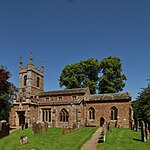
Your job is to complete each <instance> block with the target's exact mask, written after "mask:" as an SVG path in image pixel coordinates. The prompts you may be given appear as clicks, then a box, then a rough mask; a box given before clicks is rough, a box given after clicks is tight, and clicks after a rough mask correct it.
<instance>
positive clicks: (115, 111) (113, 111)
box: [111, 106, 118, 120]
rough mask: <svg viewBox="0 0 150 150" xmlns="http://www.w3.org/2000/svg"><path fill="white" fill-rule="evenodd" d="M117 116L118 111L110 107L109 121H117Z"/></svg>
mask: <svg viewBox="0 0 150 150" xmlns="http://www.w3.org/2000/svg"><path fill="white" fill-rule="evenodd" d="M117 116H118V109H117V108H116V107H115V106H113V107H111V120H117Z"/></svg>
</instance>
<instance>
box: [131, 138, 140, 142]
mask: <svg viewBox="0 0 150 150" xmlns="http://www.w3.org/2000/svg"><path fill="white" fill-rule="evenodd" d="M133 140H134V141H138V142H142V140H141V139H135V138H133Z"/></svg>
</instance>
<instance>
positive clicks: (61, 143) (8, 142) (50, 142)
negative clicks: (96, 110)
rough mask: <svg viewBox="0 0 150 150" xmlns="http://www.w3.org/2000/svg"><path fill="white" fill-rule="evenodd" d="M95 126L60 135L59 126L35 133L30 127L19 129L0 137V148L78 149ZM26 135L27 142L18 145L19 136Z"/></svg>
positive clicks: (5, 149)
mask: <svg viewBox="0 0 150 150" xmlns="http://www.w3.org/2000/svg"><path fill="white" fill-rule="evenodd" d="M96 129H97V128H92V127H87V128H82V129H80V130H77V131H74V132H71V133H67V134H65V135H62V131H61V129H60V128H49V129H48V132H44V131H43V132H42V133H40V134H37V135H33V134H32V129H31V128H28V129H26V130H21V129H19V130H18V131H15V132H13V133H12V134H11V135H9V136H7V137H4V138H2V139H0V150H31V149H33V150H79V149H80V148H81V146H82V145H83V144H84V143H85V141H86V140H88V139H89V138H90V137H91V136H92V134H93V133H94V132H95V131H96ZM22 135H26V136H28V143H27V144H24V145H20V143H19V138H20V136H22Z"/></svg>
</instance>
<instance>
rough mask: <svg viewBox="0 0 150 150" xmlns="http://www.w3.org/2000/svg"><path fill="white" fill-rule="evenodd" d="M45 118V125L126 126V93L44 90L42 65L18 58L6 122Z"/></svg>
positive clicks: (128, 122)
mask: <svg viewBox="0 0 150 150" xmlns="http://www.w3.org/2000/svg"><path fill="white" fill-rule="evenodd" d="M35 121H39V122H47V123H48V125H49V127H66V128H80V127H83V126H97V125H100V126H102V125H103V124H104V123H110V124H111V125H114V126H119V127H126V128H129V127H131V126H132V122H133V111H132V107H131V95H130V93H128V92H126V93H113V94H94V95H91V94H90V91H89V89H88V88H78V89H65V90H58V91H46V92H45V91H44V66H43V65H42V67H41V68H37V67H35V66H34V64H33V59H32V54H31V55H30V62H29V64H28V65H27V66H25V67H23V66H22V58H20V67H19V89H18V93H17V94H16V95H14V99H13V104H12V107H11V111H10V117H9V124H10V126H20V125H22V124H25V123H28V125H29V126H30V125H32V124H33V122H35Z"/></svg>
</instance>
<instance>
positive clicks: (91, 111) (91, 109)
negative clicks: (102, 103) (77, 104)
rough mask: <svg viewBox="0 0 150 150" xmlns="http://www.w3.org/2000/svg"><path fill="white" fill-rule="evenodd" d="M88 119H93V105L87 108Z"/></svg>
mask: <svg viewBox="0 0 150 150" xmlns="http://www.w3.org/2000/svg"><path fill="white" fill-rule="evenodd" d="M89 119H95V110H94V108H93V107H91V108H90V109H89Z"/></svg>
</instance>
